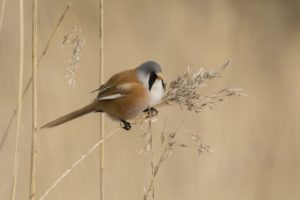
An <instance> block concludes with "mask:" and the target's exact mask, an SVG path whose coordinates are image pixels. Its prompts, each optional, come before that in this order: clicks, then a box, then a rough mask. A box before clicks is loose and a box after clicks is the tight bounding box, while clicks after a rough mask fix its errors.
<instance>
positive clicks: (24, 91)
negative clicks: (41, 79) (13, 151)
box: [0, 0, 71, 151]
mask: <svg viewBox="0 0 300 200" xmlns="http://www.w3.org/2000/svg"><path fill="white" fill-rule="evenodd" d="M4 1H5V0H4ZM70 6H71V1H70V2H69V3H68V4H67V6H66V8H65V10H64V12H63V13H62V15H61V16H60V18H59V20H58V22H57V24H56V26H55V28H54V30H53V31H52V33H51V35H50V37H49V39H48V42H47V44H46V46H45V48H44V50H43V53H42V55H41V56H40V58H39V60H38V63H37V67H39V66H40V63H41V61H42V59H43V58H44V56H45V55H46V53H47V51H48V49H49V47H50V44H51V42H52V41H53V38H54V36H55V34H56V32H57V30H58V28H59V26H60V25H61V23H62V22H63V20H64V18H65V16H66V14H67V12H68V11H69V9H70ZM0 29H1V27H0ZM31 83H32V77H30V79H29V80H28V81H27V83H26V86H25V89H24V90H23V96H22V98H24V96H25V94H26V93H27V91H28V89H29V87H30V85H31ZM17 109H18V105H16V108H15V110H14V111H13V113H12V115H11V117H10V120H9V122H8V124H7V126H6V129H5V131H4V134H3V136H2V138H1V139H0V151H1V150H2V148H3V146H4V143H5V140H6V138H7V135H8V132H9V129H10V127H11V125H12V123H13V121H14V118H15V116H16V114H17Z"/></svg>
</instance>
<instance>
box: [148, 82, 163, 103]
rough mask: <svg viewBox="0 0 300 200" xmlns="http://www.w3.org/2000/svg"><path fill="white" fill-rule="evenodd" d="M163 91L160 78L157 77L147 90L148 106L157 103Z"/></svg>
mask: <svg viewBox="0 0 300 200" xmlns="http://www.w3.org/2000/svg"><path fill="white" fill-rule="evenodd" d="M164 92H165V91H164V87H163V82H162V80H159V79H157V80H156V81H155V82H154V84H153V86H152V88H151V90H150V91H149V106H150V107H152V106H155V105H157V104H158V103H159V102H160V101H161V99H162V97H163V95H164Z"/></svg>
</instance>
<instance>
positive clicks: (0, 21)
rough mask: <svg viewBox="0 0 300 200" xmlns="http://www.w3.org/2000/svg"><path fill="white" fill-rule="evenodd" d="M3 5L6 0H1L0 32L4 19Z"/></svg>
mask: <svg viewBox="0 0 300 200" xmlns="http://www.w3.org/2000/svg"><path fill="white" fill-rule="evenodd" d="M5 5H6V0H2V3H1V13H0V33H1V31H2V25H3V20H4V13H5Z"/></svg>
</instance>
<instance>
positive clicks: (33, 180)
mask: <svg viewBox="0 0 300 200" xmlns="http://www.w3.org/2000/svg"><path fill="white" fill-rule="evenodd" d="M32 3H33V4H32V6H33V9H32V10H33V13H32V140H31V165H30V192H29V199H31V200H34V199H35V193H36V155H37V140H36V136H37V132H38V127H37V103H38V102H37V37H38V35H37V34H38V32H37V20H38V16H37V11H38V10H37V9H38V6H37V0H33V1H32Z"/></svg>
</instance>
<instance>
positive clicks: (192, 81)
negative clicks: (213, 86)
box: [158, 61, 243, 113]
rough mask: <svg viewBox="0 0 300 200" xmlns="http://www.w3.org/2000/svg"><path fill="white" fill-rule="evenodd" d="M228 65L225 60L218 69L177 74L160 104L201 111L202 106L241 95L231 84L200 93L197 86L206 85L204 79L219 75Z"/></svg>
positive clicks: (196, 111) (209, 105)
mask: <svg viewBox="0 0 300 200" xmlns="http://www.w3.org/2000/svg"><path fill="white" fill-rule="evenodd" d="M228 65H229V61H227V62H226V63H225V64H224V65H223V66H222V67H221V68H220V69H219V70H217V71H209V70H205V69H204V68H200V69H199V70H198V71H197V72H191V71H190V70H189V69H188V70H187V72H185V73H184V74H182V75H179V76H177V77H176V78H175V79H174V80H173V81H171V83H170V85H169V87H168V88H167V90H166V93H165V96H164V97H163V99H162V102H161V104H160V105H158V106H159V107H160V106H165V105H179V106H180V108H181V109H183V108H186V109H187V110H188V111H192V112H195V113H199V112H201V111H202V110H203V109H204V108H206V107H209V108H211V109H212V108H213V106H214V105H215V104H216V103H217V102H222V101H224V100H225V98H226V97H228V96H241V95H243V94H242V93H241V89H239V88H235V87H233V86H230V87H227V88H223V89H221V90H218V91H217V92H213V93H211V94H202V93H200V91H199V88H201V87H204V86H205V85H206V81H208V80H211V79H214V78H217V77H221V75H222V73H223V71H224V70H225V68H226V67H227V66H228Z"/></svg>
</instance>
